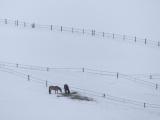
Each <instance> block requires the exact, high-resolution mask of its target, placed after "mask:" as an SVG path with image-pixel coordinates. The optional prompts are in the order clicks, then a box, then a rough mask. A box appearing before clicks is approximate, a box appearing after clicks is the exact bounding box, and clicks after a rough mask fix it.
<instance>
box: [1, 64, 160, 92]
mask: <svg viewBox="0 0 160 120" xmlns="http://www.w3.org/2000/svg"><path fill="white" fill-rule="evenodd" d="M0 67H2V68H17V69H26V70H37V71H46V72H51V71H72V72H81V73H87V74H92V75H99V76H109V77H114V78H116V79H119V78H122V79H126V80H129V81H132V82H135V83H138V84H142V85H145V86H150V87H152V88H154V89H156V90H158V89H159V84H158V83H155V82H151V81H147V80H144V79H140V78H138V77H135V76H132V75H126V74H122V73H120V72H110V71H104V70H95V69H90V68H84V67H81V68H78V67H77V68H76V67H41V66H33V65H24V64H18V63H9V62H1V61H0Z"/></svg>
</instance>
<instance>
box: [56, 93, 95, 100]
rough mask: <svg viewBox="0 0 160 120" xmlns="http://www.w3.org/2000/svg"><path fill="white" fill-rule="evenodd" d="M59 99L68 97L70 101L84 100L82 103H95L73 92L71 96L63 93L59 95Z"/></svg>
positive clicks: (89, 98)
mask: <svg viewBox="0 0 160 120" xmlns="http://www.w3.org/2000/svg"><path fill="white" fill-rule="evenodd" d="M57 97H68V98H70V99H74V100H82V101H95V100H94V99H93V98H91V97H87V96H84V95H80V94H79V93H78V92H71V93H70V94H65V93H61V94H59V95H57Z"/></svg>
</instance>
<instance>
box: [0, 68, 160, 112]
mask: <svg viewBox="0 0 160 120" xmlns="http://www.w3.org/2000/svg"><path fill="white" fill-rule="evenodd" d="M0 71H1V72H5V73H9V74H13V75H16V76H18V77H22V78H25V79H27V80H28V81H33V82H36V83H41V84H44V85H45V86H46V87H48V85H50V84H53V82H51V81H48V80H44V79H40V78H38V77H34V76H33V75H29V74H25V73H22V72H17V71H15V70H12V69H8V68H0ZM54 84H55V83H54ZM70 87H71V88H72V89H75V90H79V91H80V92H81V91H82V92H84V93H86V94H88V95H92V96H94V97H101V98H104V99H106V100H107V101H112V102H117V103H123V104H126V105H133V106H137V107H141V108H148V109H160V105H158V104H151V103H147V102H141V101H136V100H131V99H126V98H120V97H115V96H112V95H110V94H105V93H100V92H96V91H92V90H86V89H82V88H77V87H73V86H70Z"/></svg>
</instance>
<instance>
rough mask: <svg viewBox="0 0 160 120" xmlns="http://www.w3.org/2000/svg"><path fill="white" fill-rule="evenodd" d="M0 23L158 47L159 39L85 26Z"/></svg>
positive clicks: (13, 21) (17, 22)
mask: <svg viewBox="0 0 160 120" xmlns="http://www.w3.org/2000/svg"><path fill="white" fill-rule="evenodd" d="M0 24H5V25H12V26H16V27H23V28H32V29H44V30H49V31H59V32H70V33H77V34H83V35H90V36H94V37H100V38H108V39H115V40H122V41H127V42H134V43H139V44H144V45H149V46H154V47H156V46H157V47H160V41H153V40H150V39H147V38H139V37H137V36H129V35H121V34H115V33H106V32H98V31H96V30H95V29H92V30H91V29H85V28H83V29H81V28H74V27H65V26H57V25H41V24H37V23H35V22H33V23H28V22H24V21H19V20H11V19H0Z"/></svg>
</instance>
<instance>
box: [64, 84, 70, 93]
mask: <svg viewBox="0 0 160 120" xmlns="http://www.w3.org/2000/svg"><path fill="white" fill-rule="evenodd" d="M64 91H65V94H70V90H69V86H68V85H67V84H64Z"/></svg>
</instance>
